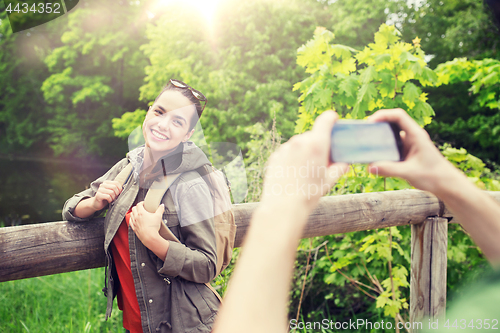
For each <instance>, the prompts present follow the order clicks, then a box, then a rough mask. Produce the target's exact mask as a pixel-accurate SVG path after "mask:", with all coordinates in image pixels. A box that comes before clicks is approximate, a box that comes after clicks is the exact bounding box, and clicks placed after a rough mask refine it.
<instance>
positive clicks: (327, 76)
mask: <svg viewBox="0 0 500 333" xmlns="http://www.w3.org/2000/svg"><path fill="white" fill-rule="evenodd" d="M398 34H399V32H398V31H397V30H396V29H395V28H394V27H393V26H388V25H386V24H382V26H381V27H380V30H379V31H378V32H377V33H376V34H375V43H371V44H369V45H368V46H367V47H365V49H364V50H363V51H361V52H357V51H356V50H355V49H352V48H350V47H346V46H344V45H339V44H333V45H332V44H330V42H331V41H332V40H333V38H334V35H333V34H332V33H331V32H329V31H328V30H325V29H322V28H319V29H317V30H316V32H315V36H314V38H313V39H312V40H311V41H309V42H308V43H307V44H306V45H305V46H303V47H301V48H300V49H299V51H298V56H297V63H298V64H299V65H301V66H304V67H306V72H307V73H310V74H311V76H310V77H308V78H307V79H305V80H304V81H302V82H300V83H297V84H296V85H295V86H294V89H299V90H300V92H301V93H302V94H301V96H300V98H299V101H300V102H302V106H301V107H300V109H299V112H300V115H299V119H298V121H297V127H296V129H295V130H296V132H298V133H301V132H303V131H305V130H307V129H308V128H309V127H310V126H311V124H312V119H314V118H315V116H316V115H318V114H320V113H321V112H323V111H324V110H327V109H333V110H337V111H338V112H339V114H341V115H342V116H348V117H349V118H354V119H362V118H364V117H365V116H366V113H367V112H371V111H375V110H378V109H380V108H396V107H401V108H405V109H407V110H408V113H409V114H410V115H411V116H413V118H414V119H415V120H416V121H417V122H418V123H420V124H421V125H424V124H427V123H429V122H430V120H431V118H430V117H431V116H432V115H433V114H434V111H433V110H432V107H431V106H430V105H429V104H428V103H427V102H426V100H427V94H425V93H422V91H421V89H420V87H418V86H417V85H415V83H413V82H412V81H411V80H417V81H418V82H419V83H420V84H421V85H423V86H428V85H434V84H435V83H436V82H437V76H436V74H435V73H434V72H433V71H432V70H431V69H430V68H428V67H427V66H426V63H425V61H424V53H423V51H422V49H421V48H420V45H419V43H418V42H419V41H418V39H415V40H414V41H413V45H412V44H409V43H404V42H400V41H399V36H398ZM354 53H355V55H354V56H353V54H354Z"/></svg>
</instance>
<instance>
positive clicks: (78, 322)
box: [0, 268, 125, 333]
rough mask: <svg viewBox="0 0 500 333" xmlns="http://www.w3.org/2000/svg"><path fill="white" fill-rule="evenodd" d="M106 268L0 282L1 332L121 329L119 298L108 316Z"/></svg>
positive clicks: (102, 330)
mask: <svg viewBox="0 0 500 333" xmlns="http://www.w3.org/2000/svg"><path fill="white" fill-rule="evenodd" d="M103 284H104V269H103V268H98V269H92V270H84V271H77V272H71V273H63V274H55V275H49V276H43V277H36V278H31V279H24V280H17V281H8V282H2V283H0V332H2V333H10V332H12V333H16V332H23V333H24V332H31V333H39V332H40V333H61V332H64V333H71V332H75V333H88V332H120V333H123V332H125V330H124V329H123V327H122V313H121V311H120V310H118V307H117V305H116V301H115V304H114V308H113V314H112V316H111V318H109V319H108V320H107V321H105V320H104V317H105V311H106V298H105V297H104V295H103V293H102V291H101V289H102V287H103Z"/></svg>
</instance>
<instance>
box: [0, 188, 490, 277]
mask: <svg viewBox="0 0 500 333" xmlns="http://www.w3.org/2000/svg"><path fill="white" fill-rule="evenodd" d="M491 194H492V195H493V196H494V197H495V198H496V199H497V200H499V201H500V192H497V193H491ZM257 205H258V204H257V203H250V204H240V205H234V214H235V218H236V224H237V225H238V230H237V233H236V241H235V244H236V246H241V244H242V243H243V239H244V236H245V235H246V231H247V229H248V226H249V223H250V218H251V216H252V212H253V211H254V209H255V208H256V207H257ZM442 212H445V207H444V206H442V205H440V202H439V201H438V199H437V198H436V197H434V196H433V195H431V194H430V193H428V192H423V191H418V190H403V191H390V192H379V193H365V194H352V195H342V196H334V197H324V198H322V199H321V200H320V204H319V206H318V207H317V209H316V210H315V211H314V212H313V213H312V214H311V216H310V217H309V220H308V223H307V226H306V228H305V230H304V234H303V237H304V238H305V237H313V236H322V235H332V234H338V233H346V232H352V231H359V230H370V229H376V228H385V227H389V226H399V225H407V224H414V223H420V222H422V221H424V220H425V219H426V217H428V216H437V215H439V214H440V213H442ZM448 216H451V215H449V214H448ZM103 237H104V236H103V227H102V220H99V219H96V220H93V221H91V222H86V223H67V222H52V223H41V224H34V225H26V226H19V227H7V228H0V282H2V281H8V280H16V279H24V278H28V277H34V276H42V275H48V274H56V273H61V272H69V271H75V270H81V269H88V268H95V267H99V266H102V265H103V264H104V259H103V258H104V256H103V242H104V241H103V239H104V238H103Z"/></svg>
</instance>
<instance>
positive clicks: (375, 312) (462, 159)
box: [292, 24, 500, 321]
mask: <svg viewBox="0 0 500 333" xmlns="http://www.w3.org/2000/svg"><path fill="white" fill-rule="evenodd" d="M333 38H334V36H333V34H332V33H331V32H329V31H328V30H326V29H324V28H321V29H317V30H316V32H315V34H314V37H313V39H311V40H310V41H309V42H307V43H306V44H305V46H303V47H302V48H300V49H299V51H298V56H297V62H298V63H299V64H300V65H302V66H304V67H306V72H307V73H309V74H310V76H309V77H308V78H306V79H305V80H303V81H302V82H299V83H298V84H296V85H295V86H294V88H295V89H298V90H300V92H301V96H300V97H299V101H301V102H302V106H301V107H300V115H299V118H298V120H297V127H296V131H297V132H299V133H300V132H302V131H304V130H306V129H308V128H309V127H310V126H311V125H312V123H313V121H314V119H315V118H316V116H317V115H318V114H320V113H321V112H323V111H324V110H326V109H335V110H337V111H338V112H339V113H340V114H341V115H342V116H343V117H345V118H357V119H359V118H364V117H365V115H366V114H367V113H368V112H371V111H375V110H377V109H381V108H393V107H401V108H403V109H406V110H407V112H408V113H409V114H410V115H411V116H412V117H413V118H414V119H415V120H416V121H417V122H419V123H420V124H421V125H422V126H423V125H424V124H426V123H429V122H430V121H431V118H430V116H431V115H432V114H433V112H432V107H431V106H430V105H429V104H427V102H426V101H425V100H426V97H427V94H426V93H424V92H422V91H421V90H420V89H421V88H420V87H419V85H421V86H434V85H437V84H444V83H448V82H447V81H446V80H448V81H449V80H452V79H451V78H450V77H449V76H446V75H451V74H450V73H451V71H450V72H448V73H447V72H446V70H445V69H442V70H437V72H438V74H436V73H435V72H434V71H433V70H431V69H430V68H428V67H427V66H426V63H425V61H424V58H425V54H424V52H423V51H422V50H421V48H420V45H419V39H418V38H414V40H413V45H411V44H408V43H404V42H401V41H399V35H398V34H397V30H395V29H394V27H391V26H387V25H385V24H382V25H381V27H380V30H379V31H378V32H377V33H376V34H375V43H370V44H368V46H367V47H365V49H364V50H363V51H360V52H358V51H356V50H355V49H353V48H350V47H347V46H345V45H339V44H332V40H333ZM486 64H490V62H489V61H486V62H485V63H481V64H478V66H481V69H480V70H479V69H477V70H478V71H481V73H482V74H476V75H475V74H474V73H473V74H470V73H469V76H468V77H470V76H472V75H474V76H475V77H474V79H475V81H477V86H476V88H475V89H477V90H475V92H479V94H480V95H481V96H482V95H484V98H483V100H484V103H485V104H486V103H491V105H492V106H493V105H494V103H495V101H496V99H495V97H494V96H493V97H492V96H491V91H490V93H486V91H488V89H490V88H488V86H486V87H485V85H484V84H485V83H488V84H489V83H492V82H493V81H494V80H493V79H491V80H490V79H489V78H488V79H485V78H487V77H488V75H490V73H492V72H493V71H494V70H495V68H496V67H494V66H495V65H494V64H496V62H493V63H491V67H492V68H490V69H488V66H485V65H486ZM443 66H445V67H446V64H445V65H443ZM443 68H444V67H443ZM446 68H448V67H446ZM453 73H454V74H453V75H456V76H457V77H460V76H461V75H462V76H464V75H465V74H460V73H457V72H456V71H453ZM476 73H477V71H476ZM438 75H439V76H438ZM453 75H451V77H454V76H453ZM492 76H494V75H492ZM495 77H496V76H495ZM471 79H472V78H471ZM412 80H414V81H413V82H412ZM491 89H494V88H491ZM419 104H420V105H421V106H420V107H419V106H418V105H419ZM443 154H444V155H445V157H447V158H448V159H449V160H450V161H452V163H455V164H456V166H457V167H459V168H460V169H462V170H463V171H464V172H466V174H467V175H468V176H469V178H470V179H471V181H473V182H475V183H476V184H477V185H478V186H480V187H482V188H485V189H489V190H499V189H500V187H499V185H500V183H499V182H498V181H497V180H496V179H494V177H495V176H494V175H492V174H491V173H490V171H489V170H488V169H487V168H486V167H485V165H484V163H483V162H482V161H481V160H480V159H478V158H477V157H475V156H472V155H470V154H468V153H467V151H466V150H465V149H454V148H451V147H450V146H444V147H443ZM409 187H410V186H409V184H408V183H406V182H405V181H403V180H400V179H392V178H381V177H376V176H374V175H372V174H369V173H367V170H366V167H365V166H363V165H353V166H352V167H351V169H350V172H349V173H348V174H347V175H346V176H344V177H343V178H341V179H340V180H339V182H338V184H337V185H336V186H335V188H334V189H333V190H332V193H331V194H333V195H338V194H344V193H360V192H372V191H385V190H395V189H403V188H409ZM449 237H450V241H449V261H448V265H449V267H450V268H453V269H456V270H457V271H456V272H454V273H453V274H452V277H451V278H450V280H449V281H448V282H449V285H450V286H456V284H457V281H458V280H459V279H460V278H461V277H463V276H464V275H465V273H466V272H467V271H468V270H469V269H471V267H474V266H475V265H482V264H484V263H485V259H484V257H483V256H482V254H481V253H480V251H479V250H478V249H477V248H476V247H475V246H473V245H472V242H471V240H470V238H468V237H467V236H466V234H464V232H463V230H462V229H461V227H459V226H453V227H451V228H450V232H449ZM309 242H310V244H307V241H303V242H302V244H301V248H312V249H314V250H315V251H316V255H315V260H314V264H313V265H312V268H311V270H310V273H309V275H310V277H309V279H310V280H309V281H312V279H313V276H317V277H318V278H316V279H315V282H314V284H313V285H314V287H312V288H310V289H309V290H307V292H309V293H310V298H306V302H310V303H311V304H309V305H308V307H307V310H310V309H318V308H325V307H326V308H327V309H330V310H329V311H330V313H332V312H334V311H335V310H337V311H338V312H337V316H341V317H342V316H344V317H345V316H350V317H352V313H349V309H350V311H355V312H356V316H358V315H359V316H368V317H370V316H371V317H372V318H373V316H375V317H377V316H378V318H384V317H388V316H389V317H393V318H395V320H400V321H401V320H402V321H405V320H407V317H406V316H405V315H404V312H405V311H404V309H407V308H408V297H409V293H408V286H409V284H408V271H409V264H410V256H409V251H408V249H409V247H410V228H407V227H406V228H396V227H392V228H388V229H379V230H375V231H364V232H356V233H351V234H345V235H335V236H333V235H332V236H326V237H317V238H314V239H313V240H310V241H309ZM302 260H304V258H303V257H302ZM302 262H303V261H302ZM460 265H462V266H461V267H460ZM303 275H307V273H305V272H304V271H303V270H302V271H301V270H300V269H299V273H298V275H297V276H296V277H297V278H296V285H297V288H296V290H295V291H294V292H293V296H294V297H293V300H292V302H293V303H292V304H296V302H297V300H298V299H299V294H300V290H301V288H300V284H301V283H302V281H306V280H303V279H304V278H303ZM318 280H319V281H318ZM322 282H323V283H322ZM310 283H311V284H312V282H310ZM332 288H333V289H332ZM346 288H347V289H346ZM367 297H368V298H367ZM369 298H371V299H374V300H376V301H374V302H371V301H368V299H369ZM314 300H316V301H314ZM325 302H326V303H327V304H328V303H329V302H333V304H332V303H330V304H331V305H330V307H327V306H326V305H325ZM331 308H333V309H334V310H331ZM341 309H344V310H341ZM382 310H383V311H382ZM367 312H368V313H370V314H367ZM308 315H309V317H310V319H318V317H319V319H321V317H324V316H325V313H324V311H317V310H316V311H311V312H309V314H308Z"/></svg>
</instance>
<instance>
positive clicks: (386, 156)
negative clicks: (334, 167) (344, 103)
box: [330, 120, 403, 164]
mask: <svg viewBox="0 0 500 333" xmlns="http://www.w3.org/2000/svg"><path fill="white" fill-rule="evenodd" d="M399 132H400V128H399V126H398V125H397V124H395V123H389V122H369V121H365V120H339V121H337V122H336V123H335V125H334V126H333V129H332V135H331V152H330V159H331V161H332V162H345V163H351V164H352V163H372V162H377V161H402V160H403V142H402V141H401V137H400V136H399Z"/></svg>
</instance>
